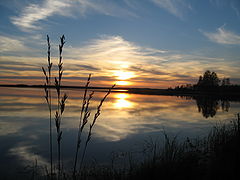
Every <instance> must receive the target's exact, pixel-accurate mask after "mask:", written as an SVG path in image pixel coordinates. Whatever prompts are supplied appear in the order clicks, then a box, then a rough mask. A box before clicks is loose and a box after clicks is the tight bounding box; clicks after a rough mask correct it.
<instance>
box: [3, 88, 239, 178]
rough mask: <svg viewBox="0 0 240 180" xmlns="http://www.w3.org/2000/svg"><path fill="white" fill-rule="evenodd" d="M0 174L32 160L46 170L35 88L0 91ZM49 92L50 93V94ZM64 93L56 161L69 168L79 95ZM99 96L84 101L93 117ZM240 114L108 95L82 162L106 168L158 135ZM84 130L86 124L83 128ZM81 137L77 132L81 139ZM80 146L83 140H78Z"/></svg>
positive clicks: (39, 93)
mask: <svg viewBox="0 0 240 180" xmlns="http://www.w3.org/2000/svg"><path fill="white" fill-rule="evenodd" d="M0 90H1V93H0V107H1V108H0V144H1V146H0V152H1V153H0V159H1V163H0V171H1V175H2V177H5V178H6V177H11V178H12V177H19V176H21V175H22V174H27V173H28V172H29V171H30V170H31V167H32V166H33V165H34V164H35V163H36V162H37V164H38V165H39V166H42V167H44V166H49V135H48V134H49V119H48V117H49V112H48V107H47V104H46V101H45V99H44V90H43V89H38V88H7V87H1V88H0ZM52 92H54V93H55V91H54V90H52ZM64 92H66V93H67V94H68V96H69V97H68V99H67V102H66V107H65V111H64V114H63V119H62V131H63V135H62V159H63V162H64V167H66V168H68V169H71V168H72V166H73V158H74V153H75V148H76V137H77V129H78V123H79V116H80V110H81V104H82V96H83V91H82V90H78V89H74V90H64ZM104 94H105V92H95V94H94V97H93V99H92V101H91V103H90V109H91V116H90V118H89V121H90V122H91V121H92V119H93V115H94V114H95V112H96V107H97V106H98V104H99V102H100V100H101V99H102V98H103V97H104ZM54 102H55V100H54ZM238 112H240V102H239V101H228V100H224V101H218V100H214V99H211V98H205V97H199V98H184V97H176V96H159V95H139V94H128V93H126V92H124V91H119V92H113V93H111V94H110V95H109V96H108V98H107V100H106V101H105V102H104V104H103V106H102V111H101V115H100V117H99V118H98V119H97V122H96V125H95V126H94V128H93V135H92V139H91V141H90V143H89V146H88V149H87V154H86V158H85V162H86V163H91V162H97V163H99V164H108V163H110V162H111V161H112V160H113V156H114V154H121V153H124V152H136V153H141V152H142V151H143V149H144V148H145V143H146V142H149V141H153V140H157V139H158V141H160V142H161V141H162V138H163V132H166V133H167V134H169V135H170V136H175V135H177V137H178V139H180V140H181V139H184V138H186V137H190V138H191V137H203V136H205V135H207V133H208V132H209V130H210V129H211V128H212V127H213V126H214V125H216V123H219V122H229V121H230V120H232V119H234V118H235V115H236V114H237V113H238ZM85 128H86V129H85V132H87V131H88V129H89V124H87V125H86V127H85ZM85 137H86V133H84V134H83V138H85ZM53 142H54V147H53V149H54V152H53V155H54V162H55V163H56V162H57V161H56V159H57V150H56V149H57V148H56V128H55V124H54V122H53ZM83 142H84V141H83Z"/></svg>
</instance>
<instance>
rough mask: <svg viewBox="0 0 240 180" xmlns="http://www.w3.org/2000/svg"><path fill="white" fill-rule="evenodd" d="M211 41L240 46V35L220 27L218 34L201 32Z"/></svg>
mask: <svg viewBox="0 0 240 180" xmlns="http://www.w3.org/2000/svg"><path fill="white" fill-rule="evenodd" d="M200 32H202V33H203V34H204V35H205V36H206V37H207V38H208V39H209V40H210V41H212V42H215V43H218V44H227V45H240V35H239V34H235V33H234V32H231V31H228V30H225V29H224V27H223V26H222V27H220V28H218V29H217V31H216V32H204V31H201V30H200Z"/></svg>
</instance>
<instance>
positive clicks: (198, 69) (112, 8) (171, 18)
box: [0, 0, 240, 88]
mask: <svg viewBox="0 0 240 180" xmlns="http://www.w3.org/2000/svg"><path fill="white" fill-rule="evenodd" d="M0 12H1V23H0V65H1V66H0V83H2V84H6V83H12V84H15V83H27V84H40V83H42V73H41V66H44V65H45V64H46V49H47V47H46V35H47V34H48V35H49V36H50V39H51V44H52V55H53V61H54V62H55V63H56V62H57V54H58V51H57V45H58V41H59V37H60V36H61V35H62V34H64V35H65V36H66V46H65V49H64V54H63V55H64V67H65V74H64V77H65V82H64V83H65V84H69V85H70V84H71V85H82V83H83V80H85V79H86V77H87V74H88V73H92V74H93V80H94V79H95V80H94V82H93V84H94V85H99V86H103V85H110V84H112V83H113V82H115V81H121V83H122V84H123V85H128V86H134V87H158V88H161V87H169V86H175V85H179V84H185V83H194V82H196V80H197V78H198V76H199V75H201V74H202V73H203V72H204V71H205V70H211V71H216V72H217V74H218V75H219V77H220V78H223V77H230V78H231V79H232V82H234V83H240V76H239V70H240V63H239V61H240V51H239V50H240V1H239V0H201V1H200V0H75V1H74V0H1V1H0ZM121 83H119V84H121Z"/></svg>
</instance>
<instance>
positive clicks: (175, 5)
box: [151, 0, 192, 19]
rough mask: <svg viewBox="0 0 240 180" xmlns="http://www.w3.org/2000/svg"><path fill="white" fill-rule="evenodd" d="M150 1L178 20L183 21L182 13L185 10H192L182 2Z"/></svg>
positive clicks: (169, 0) (177, 0) (172, 0)
mask: <svg viewBox="0 0 240 180" xmlns="http://www.w3.org/2000/svg"><path fill="white" fill-rule="evenodd" d="M151 1H152V2H153V3H155V4H156V5H157V6H159V7H160V8H163V9H165V10H166V11H168V12H169V13H171V14H173V15H174V16H176V17H178V18H180V19H183V17H184V12H186V11H187V10H192V7H191V5H190V4H188V3H187V2H185V1H184V0H151Z"/></svg>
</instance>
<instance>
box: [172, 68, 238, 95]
mask: <svg viewBox="0 0 240 180" xmlns="http://www.w3.org/2000/svg"><path fill="white" fill-rule="evenodd" d="M169 90H174V91H182V92H200V93H201V92H205V93H206V92H209V93H211V92H213V93H215V94H228V95H230V94H236V93H238V94H239V92H240V85H236V84H232V83H231V82H230V78H225V77H224V78H223V79H222V80H221V79H220V78H219V77H218V75H217V73H216V72H214V71H213V72H211V71H209V70H207V71H205V73H204V74H203V75H202V76H199V79H198V82H197V83H196V84H185V85H180V86H176V87H175V88H174V89H172V88H169Z"/></svg>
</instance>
